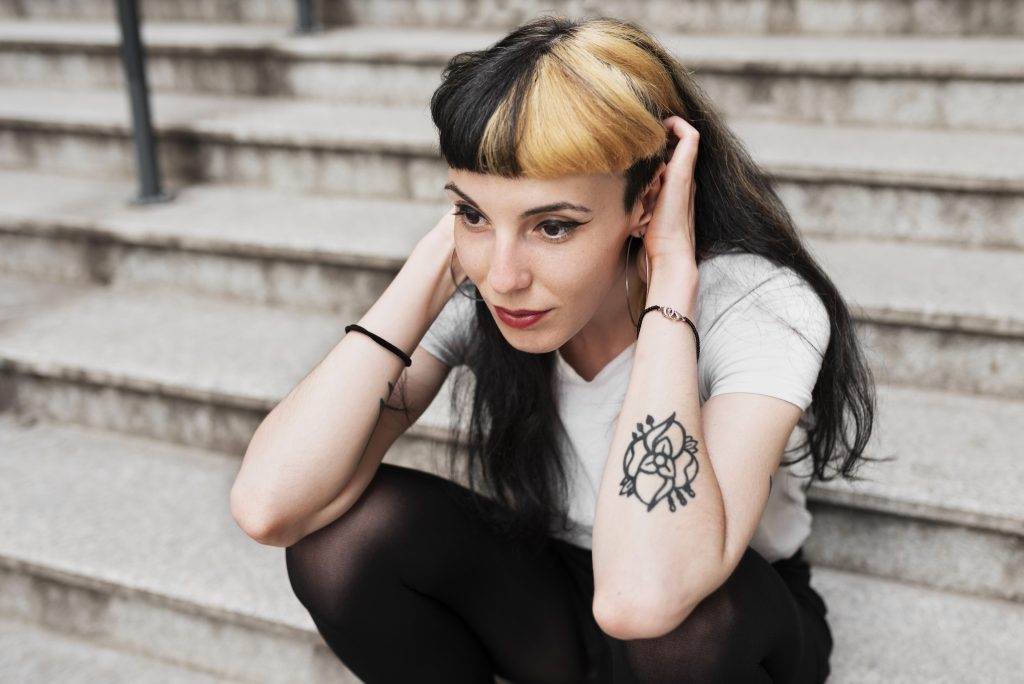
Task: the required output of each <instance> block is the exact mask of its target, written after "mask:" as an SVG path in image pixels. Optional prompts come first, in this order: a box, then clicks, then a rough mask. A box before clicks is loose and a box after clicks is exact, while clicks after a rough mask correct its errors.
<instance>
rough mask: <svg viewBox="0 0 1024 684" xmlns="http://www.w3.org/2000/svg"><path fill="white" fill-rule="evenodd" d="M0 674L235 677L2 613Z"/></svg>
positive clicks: (141, 683)
mask: <svg viewBox="0 0 1024 684" xmlns="http://www.w3.org/2000/svg"><path fill="white" fill-rule="evenodd" d="M0 680H3V681H5V682H19V683H20V684H47V683H49V682H60V684H96V683H97V682H103V683H104V684H216V683H218V682H220V683H227V682H232V681H244V680H232V679H229V678H227V677H221V676H215V675H212V674H207V673H204V672H200V671H198V670H194V669H191V668H186V667H182V666H181V665H177V664H172V663H168V662H165V661H160V660H156V659H154V658H148V657H145V656H140V655H137V654H134V653H130V652H127V651H122V650H118V649H115V648H111V647H109V646H106V645H103V644H99V643H97V642H96V641H94V640H93V639H91V638H81V637H76V636H69V635H68V634H67V633H64V632H56V631H53V630H50V629H45V628H42V627H39V626H38V625H37V624H34V623H30V622H21V621H19V620H10V619H3V618H0Z"/></svg>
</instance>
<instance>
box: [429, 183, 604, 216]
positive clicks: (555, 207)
mask: <svg viewBox="0 0 1024 684" xmlns="http://www.w3.org/2000/svg"><path fill="white" fill-rule="evenodd" d="M444 189H445V190H451V191H452V192H454V193H456V194H457V195H458V196H459V197H461V198H462V199H464V200H466V201H467V202H469V203H470V204H472V205H473V206H474V207H476V208H477V209H479V208H480V205H478V204H477V203H476V202H475V201H474V200H473V198H471V197H470V196H469V195H467V194H466V193H464V192H462V190H460V189H459V187H458V186H457V185H455V183H448V184H446V185H445V186H444ZM562 209H573V210H575V211H584V212H589V211H590V209H589V208H587V207H584V206H583V205H581V204H573V203H572V202H552V203H551V204H544V205H542V206H539V207H534V208H533V209H527V210H526V211H524V212H523V213H522V214H520V215H519V218H521V219H524V218H529V217H531V216H533V215H534V214H546V213H547V212H549V211H560V210H562Z"/></svg>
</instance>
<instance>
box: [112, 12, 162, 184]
mask: <svg viewBox="0 0 1024 684" xmlns="http://www.w3.org/2000/svg"><path fill="white" fill-rule="evenodd" d="M117 16H118V21H119V22H120V24H121V62H122V63H123V64H124V75H125V82H126V83H127V85H128V97H129V101H130V103H131V109H132V137H133V139H134V143H135V161H136V169H137V172H138V180H139V194H138V195H137V196H136V197H135V198H134V199H132V203H133V204H151V203H154V202H166V201H167V200H169V199H171V197H173V196H174V195H173V193H165V192H163V191H162V190H161V189H160V167H159V161H158V158H157V150H156V140H155V138H154V135H153V124H152V121H151V117H150V111H149V86H148V85H147V83H146V64H145V54H144V52H143V48H142V39H141V38H140V37H139V11H138V3H137V0H117Z"/></svg>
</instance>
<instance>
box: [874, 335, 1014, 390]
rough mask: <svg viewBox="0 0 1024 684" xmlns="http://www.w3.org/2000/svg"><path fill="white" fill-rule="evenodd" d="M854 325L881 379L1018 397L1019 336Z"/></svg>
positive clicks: (906, 384)
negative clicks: (857, 327) (859, 332)
mask: <svg viewBox="0 0 1024 684" xmlns="http://www.w3.org/2000/svg"><path fill="white" fill-rule="evenodd" d="M859 329H860V331H861V338H862V339H863V341H864V345H865V347H866V349H867V355H868V359H869V361H870V363H871V366H872V370H873V371H874V373H875V377H876V379H877V380H878V381H879V382H881V383H884V384H888V385H905V386H908V387H917V388H922V389H939V390H949V391H952V392H958V393H963V394H985V395H992V396H999V397H1008V398H1017V399H1020V398H1024V338H1021V337H1010V336H996V335H980V334H975V333H963V332H955V331H949V330H934V329H927V328H919V327H916V326H904V325H892V324H888V323H884V324H878V323H866V324H861V325H860V326H859Z"/></svg>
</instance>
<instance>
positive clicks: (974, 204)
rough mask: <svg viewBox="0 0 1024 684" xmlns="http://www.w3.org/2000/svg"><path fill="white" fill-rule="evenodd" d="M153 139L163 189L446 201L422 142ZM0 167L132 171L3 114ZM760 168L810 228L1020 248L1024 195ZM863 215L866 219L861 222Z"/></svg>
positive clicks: (111, 144) (107, 139)
mask: <svg viewBox="0 0 1024 684" xmlns="http://www.w3.org/2000/svg"><path fill="white" fill-rule="evenodd" d="M161 137H162V144H161V145H160V148H159V150H160V163H161V169H162V173H163V177H164V178H165V179H168V181H167V182H168V187H173V186H174V185H180V184H183V183H191V182H201V181H215V182H237V183H245V184H252V185H261V186H271V187H274V188H276V189H281V190H288V191H295V192H300V193H306V192H308V193H326V194H337V195H343V196H347V197H385V198H399V199H415V200H424V201H439V202H443V201H444V199H443V193H442V191H441V187H442V186H443V185H444V183H445V179H446V177H447V168H446V166H445V165H444V164H443V162H441V161H440V160H439V159H438V158H437V157H436V156H433V155H429V154H428V153H426V152H425V151H421V150H401V149H396V148H389V149H380V148H373V147H370V146H362V147H357V146H355V145H353V146H352V147H351V148H349V149H342V148H340V147H339V146H337V145H335V146H333V147H331V148H326V147H311V146H303V145H297V144H294V143H289V142H288V141H286V140H281V144H279V145H276V144H270V143H269V142H249V141H245V142H235V141H233V140H230V139H225V138H224V137H223V136H217V137H215V136H214V135H213V134H195V133H188V134H186V133H173V132H167V133H164V134H163V135H162V136H161ZM274 142H276V141H274ZM0 166H2V167H6V168H12V169H24V170H27V169H37V170H43V171H55V172H60V173H66V174H69V175H78V176H88V177H92V178H99V177H107V178H121V179H124V178H133V177H134V175H135V161H134V153H133V150H132V146H131V143H130V140H129V139H128V137H127V136H126V135H123V134H121V133H117V132H112V131H106V130H103V129H101V130H94V129H85V130H58V131H54V130H43V129H40V128H38V127H27V126H24V125H21V124H19V125H17V126H15V125H12V124H11V123H10V122H9V123H7V124H6V125H5V124H3V123H0ZM765 169H766V171H768V172H769V173H771V174H774V178H775V183H776V188H777V190H778V192H779V194H780V196H782V198H783V201H784V202H785V204H786V206H787V208H789V209H790V212H791V213H792V215H793V217H794V220H795V221H796V223H797V225H798V226H801V227H802V228H803V230H804V231H805V232H806V233H807V234H809V235H815V234H821V235H831V236H836V237H851V238H862V237H864V236H865V235H877V236H878V237H884V238H885V239H895V240H922V241H934V242H947V243H952V244H965V245H976V246H986V247H1010V248H1015V249H1020V248H1022V247H1024V193H1020V192H1016V193H1014V192H1006V191H1003V190H1000V189H984V188H979V189H967V188H961V187H949V186H948V185H945V184H942V185H939V184H934V185H931V184H919V185H917V186H915V187H909V186H907V185H905V184H894V183H886V182H885V181H883V180H872V179H871V178H870V177H868V176H865V175H860V176H848V177H842V178H840V177H836V176H835V175H834V174H830V173H829V172H827V171H821V172H816V173H815V174H808V173H806V172H800V173H795V172H793V173H791V172H790V171H789V170H788V169H773V168H772V167H771V166H770V165H767V164H766V165H765ZM811 175H813V176H814V177H813V178H812V177H809V176H811ZM865 216H870V217H871V221H870V222H865V219H864V217H865ZM865 231H867V232H865Z"/></svg>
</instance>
